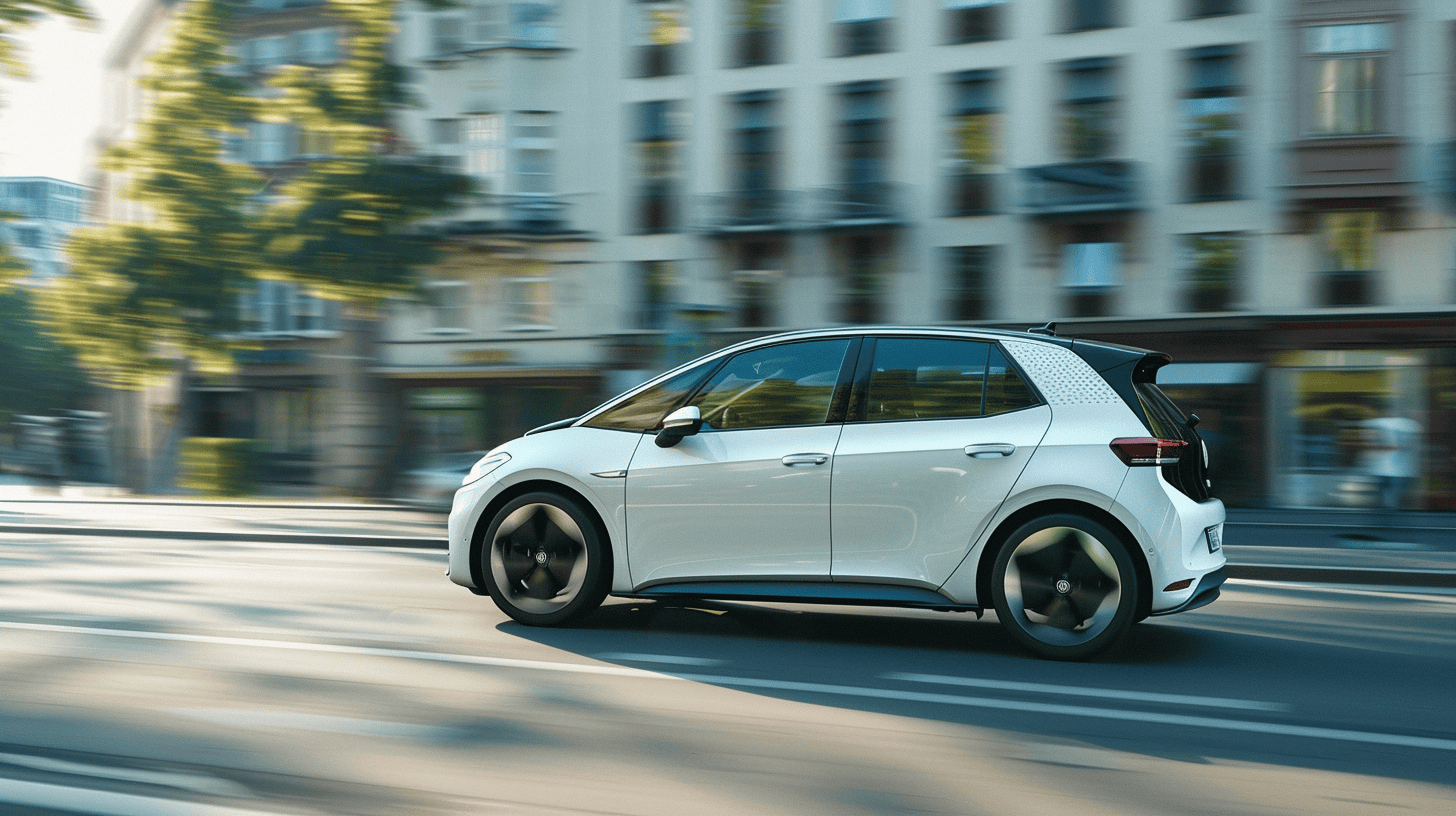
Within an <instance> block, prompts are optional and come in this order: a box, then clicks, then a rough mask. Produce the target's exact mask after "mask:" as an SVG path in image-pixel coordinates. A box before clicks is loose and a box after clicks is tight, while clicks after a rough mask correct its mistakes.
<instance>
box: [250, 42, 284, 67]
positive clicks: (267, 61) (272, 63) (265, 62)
mask: <svg viewBox="0 0 1456 816" xmlns="http://www.w3.org/2000/svg"><path fill="white" fill-rule="evenodd" d="M245 50H246V52H247V53H246V60H245V61H246V62H247V66H248V68H249V69H251V70H253V71H267V70H269V69H271V68H277V67H278V66H280V65H283V64H284V63H286V62H287V61H288V38H287V37H286V36H283V35H279V36H276V37H256V38H254V39H252V40H249V41H248V42H247V44H246V46H245Z"/></svg>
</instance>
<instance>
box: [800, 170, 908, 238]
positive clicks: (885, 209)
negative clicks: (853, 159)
mask: <svg viewBox="0 0 1456 816" xmlns="http://www.w3.org/2000/svg"><path fill="white" fill-rule="evenodd" d="M816 193H817V200H816V202H815V206H814V208H813V213H814V220H815V221H816V222H818V223H819V224H820V225H821V226H826V227H857V226H890V225H893V224H899V223H901V222H902V221H904V216H903V212H904V208H903V205H902V204H901V203H900V199H901V194H900V188H899V186H898V185H895V184H891V183H889V182H884V181H877V182H860V183H850V184H841V185H838V186H835V187H827V188H821V189H820V190H817V191H816Z"/></svg>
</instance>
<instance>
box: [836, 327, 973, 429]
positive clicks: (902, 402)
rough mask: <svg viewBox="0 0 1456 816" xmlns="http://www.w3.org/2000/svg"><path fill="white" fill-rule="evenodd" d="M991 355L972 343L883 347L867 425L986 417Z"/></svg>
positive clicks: (889, 343)
mask: <svg viewBox="0 0 1456 816" xmlns="http://www.w3.org/2000/svg"><path fill="white" fill-rule="evenodd" d="M989 350H990V346H989V345H988V344H986V343H977V342H973V341H968V340H931V339H927V338H893V339H881V340H879V341H877V342H876V343H875V364H874V368H873V369H872V370H871V372H870V385H869V392H868V395H867V399H866V410H865V419H866V420H869V421H871V422H873V421H878V420H890V419H947V418H951V417H973V416H980V415H981V392H982V389H983V387H984V383H985V378H986V355H987V352H988V351H989Z"/></svg>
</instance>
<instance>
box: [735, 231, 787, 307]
mask: <svg viewBox="0 0 1456 816" xmlns="http://www.w3.org/2000/svg"><path fill="white" fill-rule="evenodd" d="M736 251H737V254H738V258H737V267H738V268H737V269H735V270H734V271H733V300H734V306H735V309H736V311H737V317H738V325H739V326H743V327H745V328H763V327H766V326H772V325H774V324H775V321H776V317H777V308H776V307H777V303H778V289H779V279H780V278H781V277H782V276H783V273H782V271H781V270H780V263H781V261H780V259H781V258H782V257H783V244H782V242H781V241H779V240H776V239H771V238H770V239H758V240H748V241H743V242H741V243H740V244H738V246H737V250H736Z"/></svg>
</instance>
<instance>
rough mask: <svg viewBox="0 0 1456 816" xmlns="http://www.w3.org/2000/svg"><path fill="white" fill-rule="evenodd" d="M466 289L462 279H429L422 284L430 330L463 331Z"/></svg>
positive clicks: (467, 306) (465, 311) (442, 332)
mask: <svg viewBox="0 0 1456 816" xmlns="http://www.w3.org/2000/svg"><path fill="white" fill-rule="evenodd" d="M468 291H469V290H468V289H467V288H466V286H465V282H464V281H429V282H427V283H426V284H425V285H424V294H425V304H426V307H427V308H428V309H429V312H430V331H431V332H435V333H437V334H458V333H461V332H463V331H465V329H466V325H465V322H466V315H467V313H468V309H469V303H468V301H467V294H468Z"/></svg>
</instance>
